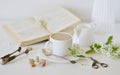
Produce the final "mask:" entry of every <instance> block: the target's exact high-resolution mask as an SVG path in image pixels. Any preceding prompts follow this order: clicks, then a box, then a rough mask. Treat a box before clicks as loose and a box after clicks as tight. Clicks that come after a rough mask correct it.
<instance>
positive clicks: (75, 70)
mask: <svg viewBox="0 0 120 75" xmlns="http://www.w3.org/2000/svg"><path fill="white" fill-rule="evenodd" d="M4 23H7V22H4ZM4 23H3V22H1V24H4ZM2 26H3V25H0V57H1V56H3V55H5V54H7V53H9V52H12V51H14V50H15V49H17V47H18V46H17V44H16V43H15V42H14V41H13V40H12V39H11V38H10V37H9V36H8V35H7V34H6V33H5V32H4V30H3V29H2ZM118 26H119V27H117V28H118V30H119V28H120V24H119V25H118ZM118 33H119V32H118ZM102 39H103V38H101V40H102ZM115 40H116V41H118V40H120V39H119V37H118V36H117V38H115ZM31 47H32V48H33V51H32V52H31V53H29V54H28V55H22V56H20V57H19V58H17V59H15V60H13V61H11V62H9V63H8V64H6V65H0V75H113V74H114V75H120V60H113V59H110V58H108V57H105V56H104V55H94V56H93V57H94V58H96V59H98V60H99V61H102V62H105V63H107V64H108V65H109V67H108V68H102V67H101V68H99V69H93V68H92V67H91V63H92V62H91V61H90V60H81V61H80V63H81V64H83V65H81V64H80V63H76V64H71V63H65V64H58V63H52V62H47V66H45V67H44V68H42V67H40V66H37V67H35V68H32V67H31V66H30V64H29V58H34V59H35V57H36V56H37V55H38V54H39V52H40V50H41V48H43V47H44V42H41V43H38V44H35V45H31Z"/></svg>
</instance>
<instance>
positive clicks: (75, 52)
mask: <svg viewBox="0 0 120 75" xmlns="http://www.w3.org/2000/svg"><path fill="white" fill-rule="evenodd" d="M69 51H70V54H71V55H73V56H75V55H76V54H77V51H76V49H73V48H69Z"/></svg>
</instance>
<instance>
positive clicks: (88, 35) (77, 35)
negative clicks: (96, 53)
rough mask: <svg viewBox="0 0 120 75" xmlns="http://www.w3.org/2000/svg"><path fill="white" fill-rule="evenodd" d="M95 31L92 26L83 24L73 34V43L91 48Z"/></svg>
mask: <svg viewBox="0 0 120 75" xmlns="http://www.w3.org/2000/svg"><path fill="white" fill-rule="evenodd" d="M93 36H94V29H93V28H92V26H91V24H87V23H81V24H79V25H77V26H76V28H75V29H74V34H73V43H74V44H78V45H79V46H81V47H82V46H84V47H87V46H90V45H91V44H92V43H93V39H94V37H93Z"/></svg>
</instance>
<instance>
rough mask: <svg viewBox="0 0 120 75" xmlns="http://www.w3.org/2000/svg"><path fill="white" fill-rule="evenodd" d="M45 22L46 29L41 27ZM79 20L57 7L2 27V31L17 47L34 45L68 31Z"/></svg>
mask: <svg viewBox="0 0 120 75" xmlns="http://www.w3.org/2000/svg"><path fill="white" fill-rule="evenodd" d="M41 21H45V23H46V28H45V27H44V26H43V25H41V23H40V22H41ZM79 22H80V19H79V18H78V17H76V16H75V15H73V14H72V13H71V12H70V11H68V10H67V9H65V8H62V7H58V8H54V9H51V10H49V11H47V12H44V13H41V14H39V15H37V16H33V17H30V18H27V19H23V20H19V21H16V22H14V23H12V24H7V25H4V26H3V28H4V30H5V31H6V32H7V33H8V34H9V35H11V36H12V37H13V39H14V40H15V41H16V42H17V43H18V44H19V46H26V45H30V44H34V43H37V42H40V41H43V40H46V39H48V38H49V35H50V34H51V33H56V32H59V31H65V32H66V31H68V32H69V30H70V29H71V28H73V26H74V25H76V24H78V23H79Z"/></svg>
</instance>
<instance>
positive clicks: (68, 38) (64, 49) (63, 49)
mask: <svg viewBox="0 0 120 75" xmlns="http://www.w3.org/2000/svg"><path fill="white" fill-rule="evenodd" d="M71 47H72V35H71V34H69V33H65V32H58V33H54V34H51V35H50V40H49V41H48V42H46V44H45V48H46V49H47V50H51V51H52V54H54V55H58V56H65V55H66V54H67V53H68V49H69V48H71Z"/></svg>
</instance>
